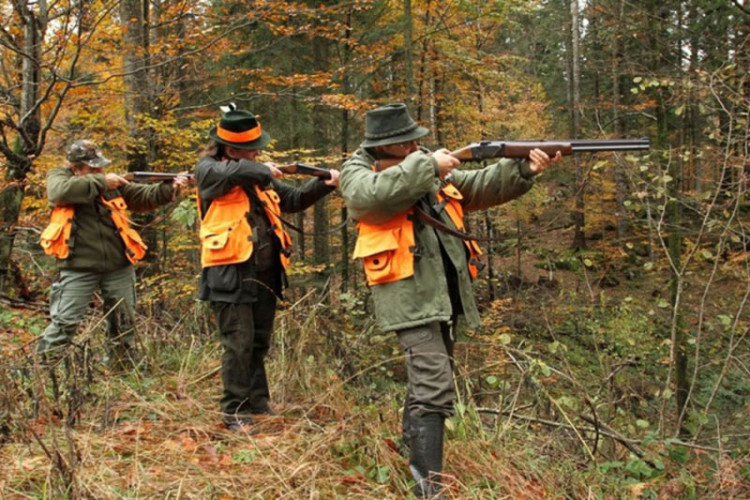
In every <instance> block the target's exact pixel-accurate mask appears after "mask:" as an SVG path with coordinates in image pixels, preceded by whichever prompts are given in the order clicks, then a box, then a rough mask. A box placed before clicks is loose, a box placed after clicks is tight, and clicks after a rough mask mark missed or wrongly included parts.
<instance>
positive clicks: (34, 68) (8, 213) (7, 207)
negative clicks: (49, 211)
mask: <svg viewBox="0 0 750 500" xmlns="http://www.w3.org/2000/svg"><path fill="white" fill-rule="evenodd" d="M15 8H16V11H17V12H16V13H17V14H18V17H19V19H20V20H21V22H22V23H23V53H24V56H23V63H22V73H21V88H22V90H21V104H20V109H19V113H18V115H19V116H20V117H21V120H20V122H19V124H18V129H17V131H18V139H17V140H16V143H15V145H14V147H13V151H8V152H5V151H4V152H5V153H6V154H5V156H6V158H7V160H8V165H7V171H6V173H5V179H6V180H7V181H8V184H7V185H6V186H5V187H4V188H3V189H2V191H0V294H5V293H6V284H7V279H8V276H9V274H10V270H11V254H12V252H13V245H14V243H15V239H16V224H17V223H18V218H19V217H20V215H21V206H22V204H23V198H24V195H25V192H26V176H27V175H28V173H29V171H30V170H31V160H30V159H29V157H30V156H31V155H33V154H36V153H38V152H39V150H40V149H41V148H40V147H38V146H39V145H38V142H39V137H40V136H39V132H40V130H41V112H40V110H41V107H40V106H38V105H37V101H38V100H39V98H40V87H41V74H40V68H39V62H40V61H41V60H42V50H41V49H42V32H43V31H44V27H45V26H44V23H45V20H46V9H47V7H46V2H40V3H39V15H37V14H36V13H35V12H34V11H33V9H32V8H31V7H30V6H27V5H26V3H25V2H18V3H17V4H16V5H15Z"/></svg>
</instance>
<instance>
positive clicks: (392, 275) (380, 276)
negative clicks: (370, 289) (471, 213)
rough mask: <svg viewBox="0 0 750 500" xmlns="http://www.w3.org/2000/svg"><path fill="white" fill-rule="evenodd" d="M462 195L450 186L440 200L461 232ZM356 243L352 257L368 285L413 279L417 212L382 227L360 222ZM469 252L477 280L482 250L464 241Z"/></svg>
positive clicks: (473, 276) (438, 195) (393, 219)
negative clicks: (360, 266)
mask: <svg viewBox="0 0 750 500" xmlns="http://www.w3.org/2000/svg"><path fill="white" fill-rule="evenodd" d="M461 199H463V196H461V193H460V192H459V191H458V189H456V187H455V186H453V185H452V184H447V185H445V186H444V187H443V188H441V190H440V191H439V192H438V194H437V200H438V202H439V203H440V204H441V206H443V207H444V208H445V210H446V212H447V213H448V216H449V217H450V219H451V221H452V222H453V224H454V225H455V226H456V228H457V229H458V230H459V231H463V230H464V221H463V217H464V211H463V207H462V206H461V201H460V200H461ZM357 230H358V235H357V243H356V244H355V246H354V254H353V257H354V258H355V259H357V258H361V259H362V262H363V264H364V268H365V275H366V276H367V284H368V285H379V284H382V283H390V282H392V281H398V280H402V279H405V278H409V277H411V276H414V251H415V249H416V244H415V238H414V209H413V208H412V209H409V210H407V211H406V212H404V213H402V214H399V215H397V216H395V217H394V218H392V219H390V220H389V221H387V222H385V223H383V224H377V225H375V224H366V223H364V222H359V223H357ZM464 243H465V244H466V248H467V249H468V251H469V261H468V264H469V272H470V274H471V278H472V279H474V278H475V277H476V275H477V272H478V271H479V266H480V265H481V263H480V262H479V255H481V253H482V252H481V250H480V249H479V246H478V245H477V243H476V242H475V241H474V240H464Z"/></svg>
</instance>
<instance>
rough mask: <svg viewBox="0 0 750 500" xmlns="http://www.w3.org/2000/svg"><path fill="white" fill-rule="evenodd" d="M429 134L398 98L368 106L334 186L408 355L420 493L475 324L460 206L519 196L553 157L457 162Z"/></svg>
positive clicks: (409, 432) (430, 486)
mask: <svg viewBox="0 0 750 500" xmlns="http://www.w3.org/2000/svg"><path fill="white" fill-rule="evenodd" d="M427 133H428V130H427V129H425V128H423V127H420V126H418V125H417V123H416V122H415V121H414V120H413V119H412V118H411V116H409V112H408V110H407V108H406V106H405V105H404V104H401V103H397V104H389V105H386V106H382V107H379V108H377V109H373V110H371V111H368V112H367V114H366V116H365V139H364V141H362V144H361V146H360V148H359V149H358V150H357V151H355V152H354V154H353V155H352V156H351V158H349V160H347V161H346V162H345V163H344V165H343V168H342V171H341V193H342V195H343V197H344V200H345V202H346V205H347V207H348V209H349V215H350V216H351V217H352V218H354V219H355V220H357V221H358V222H357V231H358V237H357V243H356V246H355V249H354V257H355V258H359V259H361V260H362V263H363V266H364V269H365V275H366V277H367V283H368V285H369V286H370V289H371V292H372V298H373V301H374V305H375V316H376V320H377V322H378V325H379V326H380V327H381V328H382V329H383V330H385V331H393V332H395V333H396V336H397V337H398V341H399V343H400V345H401V348H402V350H403V351H404V355H405V359H406V366H407V374H408V386H407V394H406V403H405V405H404V413H403V438H404V444H405V446H406V447H408V449H409V467H410V471H411V473H412V475H413V477H414V479H415V481H416V484H415V486H414V493H415V495H417V496H418V497H420V498H432V497H433V496H435V495H439V494H440V491H441V489H442V485H441V479H440V475H441V471H442V466H443V423H444V420H445V419H446V418H447V417H450V416H451V415H453V411H454V410H453V405H454V402H455V393H454V389H453V387H454V384H453V374H452V364H453V346H454V342H455V325H456V321H457V319H458V317H459V316H464V317H465V318H466V320H467V322H468V324H469V325H472V326H476V325H478V323H479V313H478V311H477V305H476V302H475V300H474V295H473V293H472V286H471V282H472V279H473V278H474V276H475V275H476V273H477V272H478V271H479V270H480V269H481V267H482V264H481V262H480V260H479V256H480V254H481V251H480V249H479V247H478V246H477V243H476V241H474V240H472V239H470V238H466V236H468V235H466V233H465V232H464V220H463V214H464V212H466V211H469V210H484V209H486V208H489V207H492V206H494V205H499V204H501V203H505V202H507V201H510V200H512V199H514V198H517V197H519V196H521V195H523V194H524V193H526V192H527V191H528V190H529V189H531V187H532V185H533V177H534V176H535V175H537V174H539V173H540V172H542V171H544V170H545V169H546V168H547V167H548V166H549V164H550V163H551V162H553V161H557V160H558V159H559V158H560V155H559V154H558V155H556V157H555V158H553V159H550V158H549V156H548V155H547V154H546V153H544V152H543V151H541V150H538V149H537V150H533V151H532V152H531V155H530V159H529V160H528V161H525V160H507V159H503V160H501V161H499V162H498V163H495V164H493V165H490V166H487V167H485V168H482V169H479V170H461V169H456V167H457V166H458V165H459V161H458V160H457V159H456V158H454V157H453V156H451V155H450V152H449V151H448V150H446V149H438V150H437V151H434V152H430V151H428V150H426V149H424V148H421V147H420V146H419V144H418V140H419V139H420V138H422V137H424V136H425V135H427Z"/></svg>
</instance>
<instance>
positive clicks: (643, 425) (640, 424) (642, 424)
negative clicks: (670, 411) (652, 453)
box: [635, 418, 651, 429]
mask: <svg viewBox="0 0 750 500" xmlns="http://www.w3.org/2000/svg"><path fill="white" fill-rule="evenodd" d="M649 425H651V424H649V423H648V422H647V421H646V420H643V419H640V418H639V419H638V420H636V421H635V426H636V427H638V428H639V429H647V428H648V426H649Z"/></svg>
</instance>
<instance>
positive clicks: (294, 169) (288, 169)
mask: <svg viewBox="0 0 750 500" xmlns="http://www.w3.org/2000/svg"><path fill="white" fill-rule="evenodd" d="M278 169H279V170H281V171H282V172H284V174H299V175H311V176H313V177H320V178H321V179H325V180H329V179H330V178H331V171H330V170H328V169H326V168H320V167H315V166H313V165H307V164H306V163H289V164H288V165H281V166H280V167H278Z"/></svg>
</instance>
